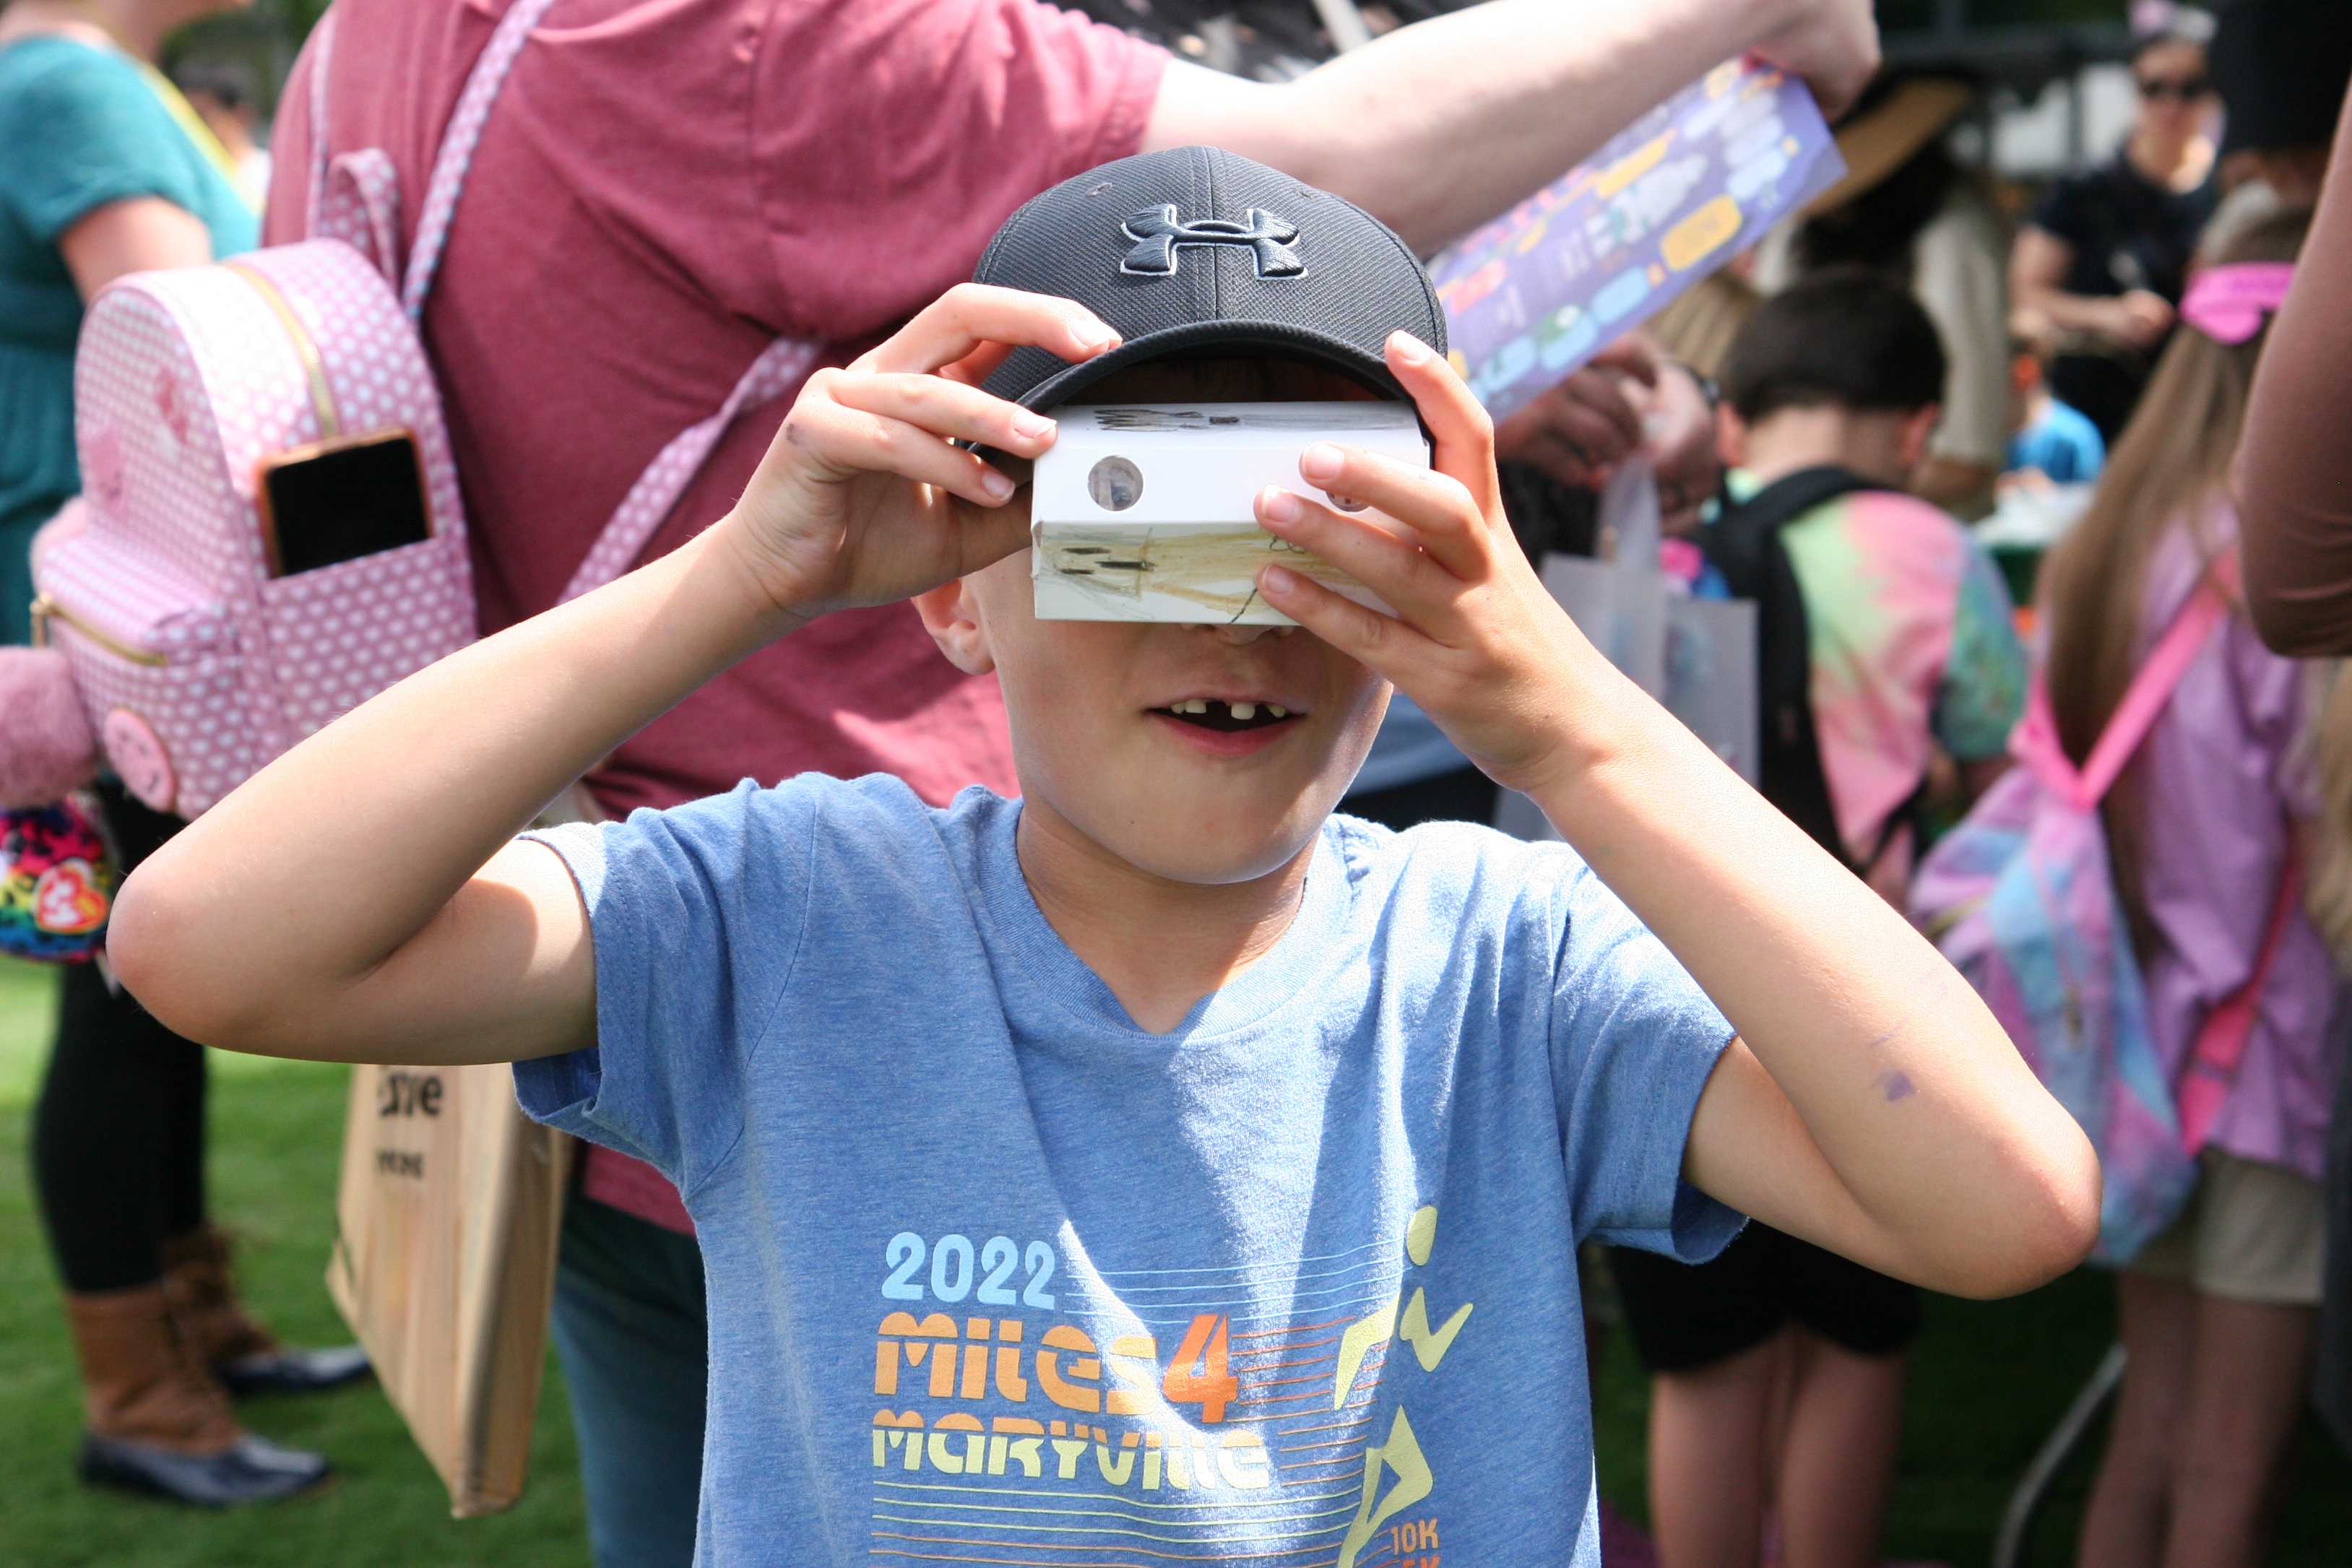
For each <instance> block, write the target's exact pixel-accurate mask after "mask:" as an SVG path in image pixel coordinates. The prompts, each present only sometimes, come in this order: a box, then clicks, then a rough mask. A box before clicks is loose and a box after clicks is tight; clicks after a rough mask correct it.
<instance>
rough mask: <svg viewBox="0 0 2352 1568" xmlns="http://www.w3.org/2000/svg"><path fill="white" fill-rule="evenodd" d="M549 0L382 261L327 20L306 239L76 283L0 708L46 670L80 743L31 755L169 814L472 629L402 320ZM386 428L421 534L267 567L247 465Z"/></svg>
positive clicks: (659, 506) (591, 562) (587, 578)
mask: <svg viewBox="0 0 2352 1568" xmlns="http://www.w3.org/2000/svg"><path fill="white" fill-rule="evenodd" d="M549 4H550V0H517V4H515V5H512V6H511V7H509V10H508V11H507V13H506V15H505V16H503V17H502V18H501V19H500V20H499V26H498V27H497V29H496V30H495V31H494V32H493V34H492V36H491V38H490V41H489V43H488V46H486V47H485V48H484V49H483V52H482V55H481V57H480V58H479V59H478V61H477V62H476V64H475V66H474V68H473V71H472V73H471V74H470V75H469V76H468V77H467V81H466V85H465V88H464V89H463V91H462V92H461V93H460V94H459V97H458V99H457V107H456V109H455V110H453V111H452V113H451V116H450V120H449V124H448V126H447V128H446V131H445V132H444V135H443V140H442V143H441V146H440V149H439V152H438V153H437V154H436V157H435V160H434V163H433V171H432V176H431V182H430V183H429V184H428V186H427V188H426V191H425V200H424V203H423V205H422V207H421V209H420V212H419V217H418V223H417V232H416V235H415V239H414V242H413V244H412V245H411V246H410V247H409V249H408V253H407V256H406V259H405V263H403V260H402V257H401V255H400V252H399V249H398V246H397V236H398V234H399V228H400V216H401V204H400V197H399V189H398V179H397V175H396V172H395V171H394V166H393V164H392V162H391V160H390V159H389V158H388V157H387V156H386V155H385V154H384V153H383V152H381V151H377V150H373V149H370V150H366V151H362V152H350V153H345V154H343V155H342V156H341V157H337V158H334V159H332V160H331V162H330V161H329V160H328V158H327V148H326V139H325V129H326V126H327V123H328V121H327V116H326V112H325V109H326V105H325V91H326V82H327V76H328V71H327V66H328V51H329V48H330V47H331V38H332V32H333V18H332V16H329V17H328V18H327V19H326V20H325V21H323V22H321V24H320V27H321V29H322V32H321V35H320V40H319V43H318V45H317V47H316V49H315V53H316V58H315V59H314V61H313V63H312V69H311V76H310V83H311V91H312V99H311V123H312V125H313V126H314V127H315V128H316V133H315V139H316V141H317V142H318V147H319V154H318V157H317V159H316V161H315V162H314V166H313V168H312V170H311V192H310V194H311V201H310V213H311V223H312V231H313V237H311V238H310V239H307V240H304V241H303V242H301V243H299V244H295V245H284V246H271V247H269V248H268V249H265V250H259V251H255V252H252V253H250V254H247V255H245V256H236V257H234V258H232V259H230V260H228V261H226V262H223V263H219V264H217V265H214V266H209V267H177V268H173V269H170V270H166V271H159V272H143V273H134V274H131V275H130V276H127V277H122V278H119V279H117V280H116V281H115V282H114V283H112V284H111V285H110V286H109V287H107V288H105V289H104V290H102V291H101V292H100V294H99V296H98V298H96V299H95V300H93V301H92V302H91V305H90V308H89V313H88V315H87V316H86V317H85V318H84V320H83V324H82V332H81V340H80V344H79V349H78V350H77V352H76V359H75V370H74V397H75V441H76V445H77V447H78V449H79V455H80V459H81V471H82V481H83V493H82V497H81V498H80V500H79V503H77V504H75V505H74V506H71V507H68V512H67V513H66V514H61V515H60V517H59V518H58V520H57V522H55V523H53V524H52V525H51V526H50V528H47V529H45V530H44V532H43V536H42V538H41V540H40V542H39V544H38V545H37V548H36V549H35V551H34V561H33V577H34V584H35V587H36V588H37V590H38V597H37V599H36V601H35V603H34V616H35V636H36V641H37V642H39V643H46V645H47V647H48V648H50V649H53V650H55V651H56V652H57V653H59V654H62V655H63V658H62V662H61V663H60V662H59V661H58V660H56V659H54V658H51V659H49V660H47V662H43V661H42V660H39V659H37V658H34V657H32V656H30V655H17V656H15V657H13V658H10V659H8V660H5V661H0V708H5V710H6V711H10V712H14V711H17V710H21V711H23V712H25V713H27V714H37V715H42V716H47V717H48V718H54V717H55V716H56V713H57V709H58V703H57V701H56V700H55V695H54V691H53V690H52V689H51V688H54V687H55V685H56V684H57V683H58V681H59V680H61V679H63V678H65V677H66V676H68V675H69V676H70V681H71V685H72V687H73V690H74V692H75V694H76V695H78V698H79V706H80V707H81V710H82V713H83V716H84V717H85V719H86V721H87V730H88V735H87V736H80V737H79V739H77V736H78V735H79V732H75V734H68V733H67V731H68V730H71V728H72V727H71V726H69V725H68V726H62V727H59V726H56V725H51V726H50V727H48V728H47V729H45V730H44V731H43V732H42V735H41V737H39V738H40V745H39V747H37V755H38V756H40V757H41V758H45V759H48V758H49V756H50V753H53V752H58V749H59V747H64V748H65V750H66V751H71V749H72V747H74V746H75V745H77V744H79V746H81V747H85V748H87V747H89V740H90V738H92V737H94V739H95V741H96V745H97V747H99V748H100V749H102V751H103V753H104V756H105V759H106V761H107V762H108V764H110V766H111V767H112V768H114V770H115V771H116V772H117V773H119V774H120V775H121V778H122V780H123V783H124V785H125V787H126V788H128V789H129V790H130V791H131V794H133V795H135V796H136V797H137V798H138V799H140V800H142V801H144V802H145V803H147V804H148V805H150V806H152V807H153V808H155V809H156V810H164V811H175V812H177V813H179V814H180V815H182V816H185V817H194V816H195V815H197V814H198V813H199V812H202V811H203V810H205V809H206V808H208V807H210V806H211V805H212V804H213V803H214V802H215V801H216V800H220V798H221V797H222V796H224V795H226V793H228V791H229V790H231V789H235V788H236V786H237V785H238V784H239V783H241V782H242V781H243V780H244V779H247V777H249V776H250V775H251V774H252V773H253V772H254V771H256V770H257V768H260V767H261V766H262V765H263V764H265V763H267V762H268V761H269V760H270V759H271V758H274V757H276V756H278V754H279V753H280V752H282V751H284V750H286V749H287V748H288V747H290V746H292V745H294V744H295V743H296V742H298V741H299V740H300V739H301V738H302V737H305V736H307V735H310V734H311V733H312V732H313V731H315V730H317V729H318V728H319V727H321V726H322V725H325V724H327V723H329V722H331V720H333V719H334V718H335V717H337V716H339V715H341V714H343V713H345V712H347V711H349V710H350V709H351V708H352V707H354V706H357V705H358V704H360V703H362V702H364V701H365V700H367V698H369V697H370V696H373V695H375V694H376V693H377V692H380V691H382V690H383V689H384V688H385V687H387V686H390V685H393V684H394V682H396V681H399V680H400V679H402V678H403V677H404V676H406V675H408V674H413V673H414V672H415V671H417V670H419V669H422V668H423V667H424V666H425V665H426V664H431V663H432V662H433V661H434V660H436V659H438V658H440V657H442V656H443V655H444V654H446V653H451V652H453V651H454V650H456V649H457V648H458V647H460V646H462V645H463V644H464V643H467V642H468V641H470V640H471V639H472V638H473V636H474V634H475V622H476V615H475V605H474V594H473V580H472V572H471V568H470V566H469V564H468V559H467V544H466V517H465V511H464V507H463V505H462V503H461V501H460V500H459V497H458V488H457V469H456V465H455V464H454V461H453V459H452V456H451V452H450V445H449V436H448V432H447V428H446V423H445V422H444V420H443V417H442V411H441V403H440V397H439V394H438V392H437V391H436V386H435V383H434V379H433V373H432V370H431V368H430V366H429V364H428V363H427V360H426V356H425V347H424V343H423V341H422V340H421V338H420V337H419V335H418V323H419V322H420V321H421V320H422V319H423V314H424V309H425V298H426V296H427V294H428V292H429V290H430V289H431V287H432V282H433V277H434V274H435V272H436V269H437V267H438V264H439V261H440V256H441V253H442V248H443V246H444V244H445V242H446V238H447V235H448V228H449V223H450V219H451V216H452V214H454V213H455V211H456V208H457V198H458V195H459V193H460V192H461V191H462V190H463V188H464V184H465V179H466V172H467V167H468V165H469V164H470V162H471V161H472V158H473V153H474V148H475V146H476V144H477V142H478V140H479V138H480V135H481V131H482V127H483V124H484V122H485V121H486V120H487V119H488V114H489V110H490V107H491V105H492V103H493V102H494V101H495V100H496V99H497V97H498V93H499V88H500V86H501V85H503V83H504V81H505V79H506V75H507V71H508V68H509V67H510V66H512V64H513V63H514V60H515V57H516V56H517V55H518V54H519V53H520V50H521V48H522V47H523V44H524V43H525V41H526V40H527V39H528V38H529V37H530V31H531V29H532V28H533V27H534V26H536V25H537V24H538V21H539V19H540V18H541V16H543V15H544V14H545V12H546V10H547V8H548V5H549ZM813 360H814V346H813V345H810V344H806V343H798V342H792V341H788V340H779V341H777V342H775V343H772V344H770V345H769V347H768V348H767V349H766V350H764V351H763V352H762V353H761V355H760V356H759V357H758V358H757V359H756V360H755V361H753V363H752V364H751V367H750V368H749V369H748V370H747V371H745V372H744V374H743V377H742V379H741V380H740V382H738V383H737V385H736V387H735V389H734V391H733V392H731V393H730V396H729V397H728V399H727V401H726V402H725V403H724V404H723V405H722V406H721V407H720V409H719V411H718V412H717V413H714V414H712V415H711V416H710V417H709V419H706V420H704V421H702V422H701V423H698V424H696V425H695V426H694V427H693V428H692V429H689V430H688V431H687V432H685V433H684V434H681V435H680V436H678V437H677V439H676V440H675V441H673V442H672V443H671V444H670V445H669V446H668V447H667V448H665V449H664V450H663V452H662V453H661V454H660V455H658V456H657V457H656V459H655V461H654V463H653V465H651V466H650V467H649V468H648V469H647V470H646V474H645V475H644V476H643V477H641V478H640V479H639V480H638V481H637V483H636V485H635V487H633V488H632V490H631V491H630V493H629V495H628V497H627V498H626V499H625V501H624V502H623V503H622V505H621V507H620V508H619V510H618V511H617V512H615V513H614V516H613V517H612V518H611V520H610V521H609V522H608V523H607V524H606V525H605V527H604V530H603V532H602V533H601V534H600V535H599V536H598V538H596V540H595V542H594V544H593V548H592V549H590V551H589V552H588V555H587V557H586V558H585V559H583V561H582V562H581V564H580V567H579V569H578V570H577V571H576V572H575V573H574V575H573V578H572V583H571V586H570V587H569V588H568V589H567V591H566V592H565V595H564V597H565V598H567V599H569V598H572V597H576V596H577V595H578V594H580V593H583V592H586V591H588V590H590V589H593V588H595V587H597V586H600V585H601V584H602V583H604V582H606V581H609V580H611V579H613V578H614V577H617V576H619V575H620V574H621V573H622V572H623V571H625V570H628V568H629V567H630V566H631V565H632V564H633V563H634V562H635V559H636V557H637V555H638V553H639V552H640V551H641V550H642V549H644V547H645V544H646V540H647V539H649V538H651V537H652V535H653V532H654V530H655V528H657V527H658V526H659V525H660V523H661V521H662V519H663V518H664V517H666V516H667V514H668V512H669V509H670V507H672V506H673V505H674V504H675V503H676V501H677V497H678V495H679V494H680V493H681V492H682V491H683V489H684V488H685V486H686V485H687V484H688V482H689V481H690V480H691V479H692V478H693V476H694V475H695V473H696V472H697V471H698V469H699V468H700V466H701V464H702V461H703V458H704V457H705V455H707V454H708V453H709V449H710V447H711V445H712V444H714V443H715V442H716V441H717V439H718V437H719V435H720V434H722V433H723V432H724V431H725V429H726V427H727V425H728V424H729V423H731V422H732V421H733V419H734V418H735V416H736V415H737V414H738V413H740V412H741V410H743V409H744V408H746V407H749V406H751V404H752V403H754V402H762V401H765V400H767V399H769V398H772V397H774V396H776V395H778V394H779V393H781V392H783V391H784V390H786V389H787V388H788V387H790V386H791V385H792V384H793V383H794V382H796V381H798V380H799V378H800V376H801V375H802V374H803V372H804V371H806V369H807V368H808V366H809V365H810V363H812V362H813ZM400 435H404V436H405V437H406V438H407V439H408V440H409V441H410V442H413V444H414V447H415V457H416V461H415V469H416V470H417V472H416V474H415V484H416V487H417V489H418V490H419V491H421V493H422V497H423V505H424V511H425V518H426V527H425V529H424V537H421V538H415V539H413V540H410V541H409V542H404V543H399V544H395V545H393V546H391V547H390V548H378V549H372V550H370V551H368V552H367V553H361V554H355V555H352V557H351V558H350V559H335V560H332V561H331V563H330V564H325V565H320V566H316V567H314V568H312V569H311V570H283V571H281V570H275V568H277V567H278V566H280V565H291V564H292V563H291V562H289V561H286V560H284V559H283V558H281V557H279V556H278V555H277V553H276V552H275V550H274V549H273V545H272V542H271V538H270V536H269V535H268V532H267V531H266V530H265V528H264V527H263V526H262V525H263V518H262V511H261V507H260V506H259V500H260V497H261V492H262V489H263V485H262V481H261V477H260V476H261V475H262V472H263V470H264V469H265V468H266V467H267V466H268V465H271V464H273V463H275V462H278V461H282V460H284V459H285V458H286V457H287V456H289V455H299V454H300V453H302V452H304V451H334V450H343V449H346V448H349V447H352V446H357V445H362V444H368V443H371V442H377V441H381V440H383V439H384V438H386V437H388V436H389V437H392V438H394V440H397V438H398V436H400ZM33 738H34V737H31V736H29V735H25V736H19V735H14V734H12V735H11V736H9V737H7V744H9V745H11V746H15V747H24V746H26V745H27V744H29V743H30V742H31V741H32V740H33ZM28 755H31V754H28ZM91 760H94V759H89V758H86V757H76V756H64V755H60V756H59V757H58V758H55V759H53V760H47V761H45V762H44V765H43V766H41V767H38V768H22V769H18V770H17V771H18V772H19V773H21V774H23V775H24V777H22V778H20V779H11V780H0V782H7V783H11V784H13V785H15V786H16V788H12V789H9V790H8V791H7V792H8V794H9V795H10V797H11V798H10V799H9V800H6V801H5V802H0V803H5V804H9V805H34V804H42V803H46V802H44V801H40V800H34V799H26V798H24V797H26V796H27V795H32V796H37V795H39V794H40V793H41V791H42V790H43V789H47V788H50V787H54V786H57V785H64V786H66V787H70V785H71V784H72V783H74V782H78V781H79V778H80V777H85V776H86V775H87V771H88V764H89V761H91ZM0 771H5V770H0ZM53 798H54V797H53Z"/></svg>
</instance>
